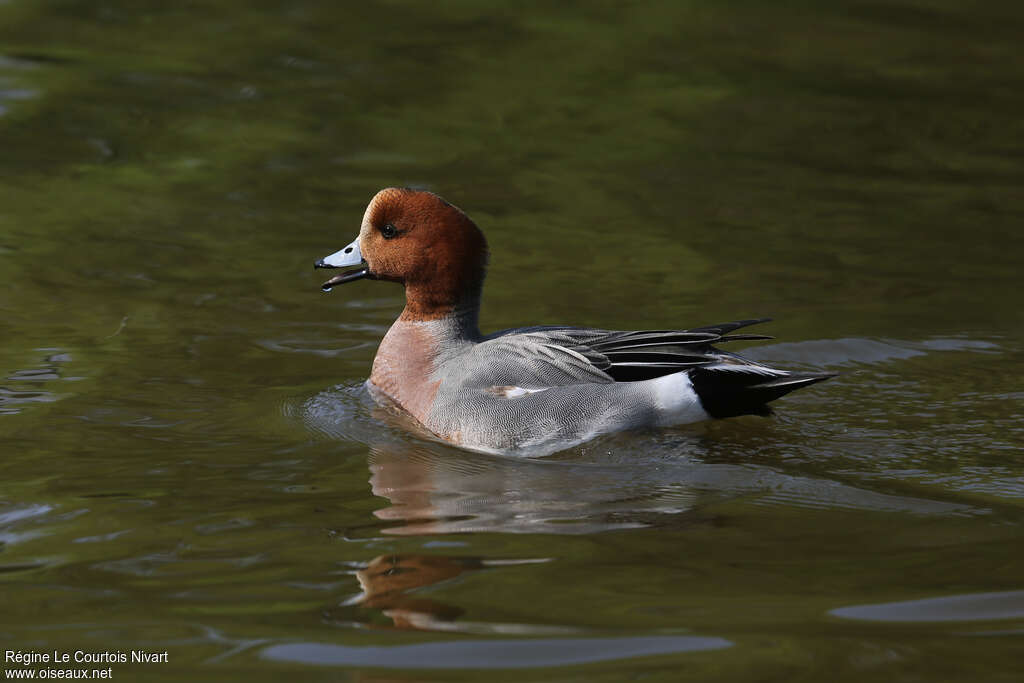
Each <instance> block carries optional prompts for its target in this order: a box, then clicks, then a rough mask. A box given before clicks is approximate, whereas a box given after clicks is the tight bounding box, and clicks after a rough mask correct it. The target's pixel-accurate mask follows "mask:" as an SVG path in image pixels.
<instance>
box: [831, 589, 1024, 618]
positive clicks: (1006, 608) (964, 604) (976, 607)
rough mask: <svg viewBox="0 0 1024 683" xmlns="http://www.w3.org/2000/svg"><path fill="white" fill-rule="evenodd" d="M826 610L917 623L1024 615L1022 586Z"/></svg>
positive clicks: (860, 616) (838, 615) (841, 614)
mask: <svg viewBox="0 0 1024 683" xmlns="http://www.w3.org/2000/svg"><path fill="white" fill-rule="evenodd" d="M829 614H831V615H832V616H836V617H840V618H842V619H857V620H861V621H886V622H919V623H931V622H949V621H991V620H994V619H1020V618H1024V590H1017V591H1003V592H999V593H968V594H964V595H948V596H945V597H941V598H924V599H921V600H906V601H903V602H884V603H878V604H875V605H856V606H853V607H840V608H838V609H834V610H831V611H830V612H829Z"/></svg>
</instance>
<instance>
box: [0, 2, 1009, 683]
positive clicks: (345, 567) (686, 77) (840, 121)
mask: <svg viewBox="0 0 1024 683" xmlns="http://www.w3.org/2000/svg"><path fill="white" fill-rule="evenodd" d="M1022 34H1024V13H1022V11H1021V9H1020V8H1019V6H1018V4H1017V3H1010V2H990V3H986V4H985V5H983V6H978V7H970V8H968V7H966V6H964V5H963V4H962V3H955V2H952V1H946V0H919V1H913V2H911V1H907V2H889V1H885V2H855V1H849V2H840V3H831V4H829V5H827V6H826V5H823V4H821V3H811V2H790V3H783V4H781V5H779V4H765V3H753V2H744V1H739V0H737V1H735V2H727V3H722V2H687V3H668V2H666V3H658V2H653V3H633V4H614V3H613V4H601V5H595V4H593V3H585V4H584V3H581V4H579V5H578V6H575V5H573V4H571V3H570V4H564V3H563V4H559V5H558V6H554V5H550V4H536V5H522V6H520V5H517V6H515V7H511V6H509V7H506V6H505V5H503V4H500V3H480V2H468V1H467V2H452V3H445V4H442V5H429V6H428V5H422V4H416V3H405V2H384V3H361V4H359V5H358V7H357V6H346V7H339V6H338V5H337V4H336V3H318V2H288V3H277V2H259V3H255V4H254V3H245V4H243V3H233V2H228V1H224V2H215V3H206V4H204V5H203V6H201V7H200V6H188V5H176V4H175V5H166V6H164V5H160V4H154V3H138V2H135V3H129V2H124V1H121V0H113V1H112V2H105V3H102V4H96V3H87V2H75V1H72V2H61V3H27V2H20V1H18V0H12V1H11V2H7V3H0V146H2V149H3V154H0V277H2V279H3V281H4V283H5V286H4V288H3V289H0V339H2V340H3V343H2V344H0V445H2V453H3V457H2V458H0V581H2V582H3V583H4V584H5V589H4V590H3V591H2V592H0V596H2V597H0V607H2V614H3V615H4V616H3V619H2V620H0V650H6V649H15V650H17V649H21V650H39V651H50V650H65V651H71V652H73V651H75V650H79V649H81V650H84V651H103V650H121V651H128V650H133V649H146V650H153V651H157V650H159V651H164V650H166V651H167V652H168V653H169V661H168V663H167V664H159V665H155V664H150V665H130V664H126V665H123V666H119V665H115V667H114V676H115V677H122V678H123V677H124V676H129V677H131V676H139V677H145V679H146V680H158V679H168V680H178V679H182V678H185V677H186V676H187V677H190V678H193V679H197V680H224V679H226V678H227V679H234V678H240V677H242V676H245V677H247V678H249V679H252V680H262V679H266V680H277V679H279V678H280V677H281V676H282V675H286V674H287V675H299V676H301V677H303V678H304V679H310V680H320V679H322V680H337V679H338V677H339V676H341V677H342V678H344V679H345V680H349V679H352V680H385V679H386V680H453V679H454V680H467V681H470V680H479V678H480V676H482V675H486V676H487V677H489V678H494V679H502V680H505V679H507V680H550V679H562V680H588V681H592V680H597V681H604V680H606V681H618V680H624V679H627V678H639V677H641V676H644V677H646V678H647V679H648V680H664V681H677V680H694V681H737V680H758V681H776V680H777V681H792V680H794V679H804V678H807V679H814V680H817V679H820V678H823V677H826V676H827V677H828V678H829V679H830V680H835V681H862V680H864V679H865V678H877V679H879V680H887V681H919V680H922V679H929V678H931V679H935V680H943V681H958V680H964V681H975V680H986V681H1015V680H1017V679H1018V678H1019V670H1020V663H1019V662H1020V657H1019V653H1020V651H1021V646H1022V641H1021V638H1022V634H1024V616H1022V609H1021V592H1022V591H1024V578H1022V573H1021V571H1020V567H1021V566H1022V561H1024V551H1022V550H1021V548H1022V547H1024V545H1022V541H1024V531H1022V525H1024V455H1022V453H1024V448H1022V447H1024V411H1022V408H1021V399H1022V398H1024V390H1022V388H1021V381H1020V378H1021V377H1022V375H1024V353H1022V350H1024V349H1022V346H1021V342H1020V338H1021V333H1022V332H1024V314H1022V307H1021V295H1020V292H1021V291H1024V276H1022V274H1021V273H1022V271H1021V267H1020V264H1021V262H1022V257H1024V237H1022V235H1024V233H1022V231H1021V229H1020V226H1021V220H1022V217H1024V194H1022V193H1021V192H1020V188H1021V187H1022V185H1024V164H1022V160H1024V143H1022V141H1024V129H1022V121H1024V95H1022V92H1024V90H1022V89H1021V87H1020V84H1021V82H1022V76H1024V62H1022V61H1021V60H1020V59H1019V52H1020V48H1019V38H1020V35H1022ZM389 185H414V186H418V187H425V188H428V189H431V190H434V191H436V192H438V193H440V194H442V195H443V196H445V197H446V198H448V199H449V200H451V201H452V202H454V203H456V204H458V205H459V206H461V207H462V208H464V209H465V210H466V211H468V212H469V213H470V215H472V216H473V217H474V218H475V219H476V220H477V222H478V223H479V224H480V226H481V227H482V229H483V230H484V231H485V233H486V234H487V237H488V240H489V242H490V245H491V268H490V274H489V279H488V284H487V286H486V288H485V294H484V311H483V313H482V326H483V328H484V329H485V330H494V329H499V328H505V327H513V326H519V325H527V324H546V323H547V324H550V323H565V324H584V325H595V326H601V327H606V328H619V329H645V328H648V329H649V328H657V329H662V328H665V327H666V326H679V327H686V326H690V327H693V326H698V325H704V324H710V323H715V322H718V321H723V320H731V319H738V318H748V317H757V316H762V315H769V316H774V317H775V318H776V322H774V323H772V324H771V325H770V326H765V327H764V328H763V331H764V332H765V333H768V334H774V335H776V336H777V337H778V340H777V341H774V342H768V343H761V344H760V345H756V346H750V347H748V348H747V349H746V350H745V351H744V353H747V354H749V355H750V356H752V357H754V358H757V359H759V360H764V361H767V362H771V363H774V364H778V365H780V366H783V367H787V368H791V369H796V370H806V371H834V372H839V373H840V375H839V377H837V378H836V379H834V380H831V381H829V382H827V383H824V384H821V385H817V386H815V387H813V388H811V389H808V390H805V391H802V392H799V393H797V394H794V395H792V396H790V397H787V398H785V399H783V400H782V401H780V402H779V403H778V404H777V413H776V415H775V416H774V417H772V418H768V419H763V418H755V417H750V418H739V419H733V420H728V421H721V422H713V423H706V424H701V425H693V426H689V427H685V428H678V429H668V430H660V431H649V432H639V433H628V434H617V435H612V436H607V437H603V438H600V439H598V440H596V441H593V442H591V443H588V444H585V445H583V446H580V447H577V448H574V449H571V450H569V451H565V452H562V453H559V454H556V455H554V456H551V457H548V458H543V459H522V458H514V457H499V456H490V455H480V454H473V453H467V452H463V451H459V450H457V449H453V448H449V447H447V446H445V445H442V444H438V443H435V442H433V441H430V440H426V439H423V438H421V437H419V436H417V435H416V434H414V433H411V432H410V431H409V430H408V429H407V425H405V424H403V422H402V421H401V420H400V419H396V418H395V417H394V416H393V415H391V414H389V413H387V412H386V411H382V410H381V409H379V408H378V407H376V406H375V405H374V404H373V402H372V401H371V400H370V399H369V397H368V396H367V395H366V393H365V390H364V388H363V386H362V382H363V380H364V379H365V377H366V375H367V373H368V370H369V365H370V362H371V360H372V358H373V354H374V352H375V349H376V345H377V343H378V341H379V340H380V337H381V336H382V335H383V333H384V332H385V331H386V329H387V327H388V325H390V323H391V321H392V320H393V319H394V317H395V316H396V315H397V313H398V311H399V310H400V308H401V305H402V295H401V290H400V289H398V288H397V287H396V286H394V285H389V284H387V283H375V282H359V283H354V284H351V285H346V286H345V287H341V288H337V289H336V290H335V291H334V292H332V293H331V294H329V295H325V294H322V293H321V292H320V291H319V283H320V281H321V279H322V278H321V276H320V275H319V274H317V273H314V272H313V271H312V270H311V268H310V266H311V264H312V261H313V260H314V259H315V258H317V257H320V256H323V255H325V254H328V253H330V252H332V251H334V250H336V249H338V248H340V247H342V246H344V245H345V244H347V243H348V242H349V241H351V239H352V238H353V237H354V236H355V234H356V232H357V230H358V223H359V220H360V217H361V216H362V212H363V208H364V206H365V204H366V202H367V201H368V200H369V198H370V197H371V196H372V195H373V193H374V192H375V191H376V190H377V189H379V188H380V187H384V186H389ZM758 331H762V330H758ZM737 348H740V347H739V346H738V347H737ZM481 669H487V670H488V671H487V672H486V674H482V673H480V670H481Z"/></svg>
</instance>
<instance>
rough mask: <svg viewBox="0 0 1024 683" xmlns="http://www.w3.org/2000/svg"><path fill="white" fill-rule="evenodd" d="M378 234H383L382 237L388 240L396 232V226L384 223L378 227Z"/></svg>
mask: <svg viewBox="0 0 1024 683" xmlns="http://www.w3.org/2000/svg"><path fill="white" fill-rule="evenodd" d="M380 234H382V235H384V239H386V240H389V239H391V238H392V237H394V236H395V235H397V234H398V228H396V227H395V226H393V225H391V224H390V223H385V224H384V226H383V227H381V229H380Z"/></svg>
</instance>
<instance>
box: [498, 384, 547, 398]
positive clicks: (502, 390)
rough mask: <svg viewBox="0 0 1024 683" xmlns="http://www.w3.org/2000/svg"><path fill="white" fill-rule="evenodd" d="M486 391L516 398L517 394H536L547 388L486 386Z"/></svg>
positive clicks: (503, 396)
mask: <svg viewBox="0 0 1024 683" xmlns="http://www.w3.org/2000/svg"><path fill="white" fill-rule="evenodd" d="M487 391H489V392H491V393H492V394H497V395H498V396H501V397H502V398H516V397H517V396H525V395H527V394H536V393H539V392H541V391H547V389H546V388H545V389H524V388H523V387H512V386H504V387H487Z"/></svg>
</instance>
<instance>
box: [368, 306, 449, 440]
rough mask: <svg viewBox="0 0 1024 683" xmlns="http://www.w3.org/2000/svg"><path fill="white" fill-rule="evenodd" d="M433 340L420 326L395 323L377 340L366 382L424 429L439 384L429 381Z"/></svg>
mask: <svg viewBox="0 0 1024 683" xmlns="http://www.w3.org/2000/svg"><path fill="white" fill-rule="evenodd" d="M436 356H437V340H435V339H434V338H433V335H431V333H430V331H429V330H427V329H426V328H425V327H424V325H423V324H422V323H414V322H406V321H403V320H398V321H397V322H395V324H394V325H392V326H391V329H390V330H388V333H387V334H386V335H384V339H383V340H381V343H380V347H379V348H378V349H377V356H376V357H375V358H374V359H373V371H372V372H371V373H370V382H371V383H372V384H373V385H374V386H375V387H376V388H378V389H379V390H381V391H382V392H384V393H385V394H386V395H387V396H388V397H389V398H390V399H391V400H392V401H394V402H395V403H397V404H398V405H399V406H401V407H402V408H403V409H404V410H406V411H407V412H408V413H409V414H410V415H412V416H413V417H415V418H416V419H417V420H419V422H420V423H421V424H423V425H424V426H426V423H427V416H428V415H430V408H431V406H432V405H433V403H434V396H435V395H436V394H437V389H438V387H439V386H440V384H441V382H440V381H439V380H431V374H432V373H433V371H434V360H435V358H436Z"/></svg>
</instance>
